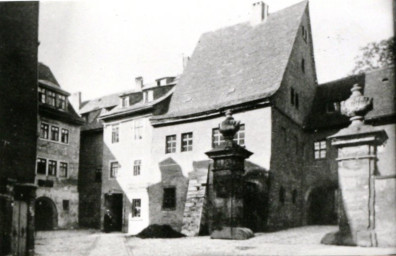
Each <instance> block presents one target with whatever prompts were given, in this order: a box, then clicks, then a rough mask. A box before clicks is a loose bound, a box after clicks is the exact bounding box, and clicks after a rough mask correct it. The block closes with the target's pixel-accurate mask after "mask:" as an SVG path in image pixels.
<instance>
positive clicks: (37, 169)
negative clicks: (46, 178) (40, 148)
mask: <svg viewBox="0 0 396 256" xmlns="http://www.w3.org/2000/svg"><path fill="white" fill-rule="evenodd" d="M39 161H40V162H44V173H40V172H39ZM47 162H48V161H47V159H45V158H41V157H38V158H37V160H36V174H38V175H47Z"/></svg>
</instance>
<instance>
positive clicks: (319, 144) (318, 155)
mask: <svg viewBox="0 0 396 256" xmlns="http://www.w3.org/2000/svg"><path fill="white" fill-rule="evenodd" d="M326 150H327V148H326V141H325V140H321V141H316V142H314V158H315V159H324V158H326Z"/></svg>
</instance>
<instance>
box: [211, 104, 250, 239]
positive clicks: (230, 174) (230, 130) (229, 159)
mask: <svg viewBox="0 0 396 256" xmlns="http://www.w3.org/2000/svg"><path fill="white" fill-rule="evenodd" d="M226 116H227V117H226V119H225V120H224V121H223V122H221V123H220V125H219V130H220V132H221V134H222V135H223V137H224V140H225V142H224V143H223V144H222V145H219V146H218V147H216V148H214V149H212V150H210V151H208V152H206V155H208V156H209V158H211V159H213V161H214V163H213V190H214V191H213V194H214V200H213V202H212V205H213V207H212V214H211V216H212V217H213V220H212V223H213V229H214V231H213V232H212V234H211V238H217V239H237V240H241V239H248V238H250V237H252V236H253V232H252V231H251V230H250V229H248V228H245V227H243V224H244V223H243V222H244V219H243V206H244V203H243V174H244V172H245V170H244V167H245V159H246V158H248V157H249V156H251V155H252V153H251V152H250V151H248V150H246V149H245V148H243V147H241V146H239V145H238V144H236V143H235V142H234V141H233V139H234V135H235V134H236V133H237V132H238V130H239V121H235V120H234V118H233V117H232V115H231V111H230V110H228V111H227V112H226Z"/></svg>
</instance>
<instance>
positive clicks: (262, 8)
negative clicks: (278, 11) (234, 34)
mask: <svg viewBox="0 0 396 256" xmlns="http://www.w3.org/2000/svg"><path fill="white" fill-rule="evenodd" d="M268 9H269V6H268V5H267V4H265V3H264V2H255V3H253V6H252V13H251V15H250V24H251V25H252V26H255V25H258V24H260V23H261V22H263V21H265V20H266V19H267V18H268Z"/></svg>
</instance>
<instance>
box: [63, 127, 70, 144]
mask: <svg viewBox="0 0 396 256" xmlns="http://www.w3.org/2000/svg"><path fill="white" fill-rule="evenodd" d="M61 142H62V143H69V130H67V129H63V128H62V134H61Z"/></svg>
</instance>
